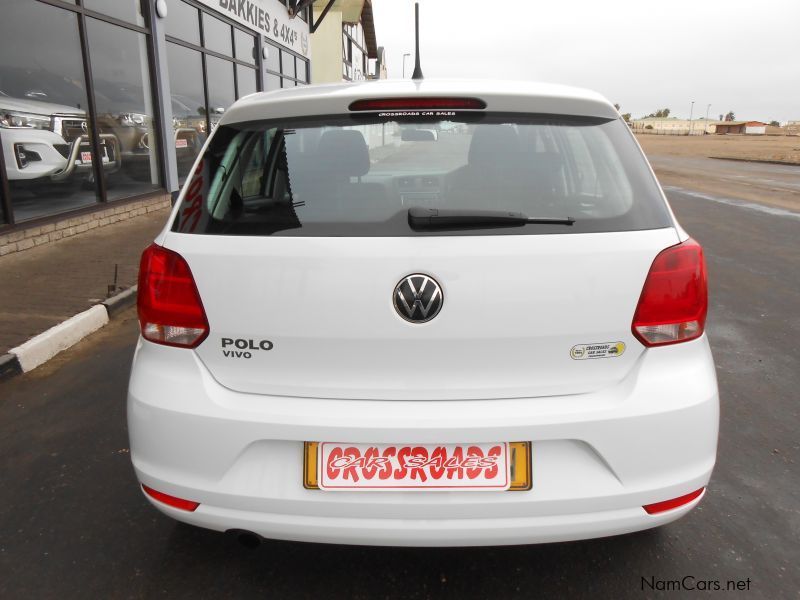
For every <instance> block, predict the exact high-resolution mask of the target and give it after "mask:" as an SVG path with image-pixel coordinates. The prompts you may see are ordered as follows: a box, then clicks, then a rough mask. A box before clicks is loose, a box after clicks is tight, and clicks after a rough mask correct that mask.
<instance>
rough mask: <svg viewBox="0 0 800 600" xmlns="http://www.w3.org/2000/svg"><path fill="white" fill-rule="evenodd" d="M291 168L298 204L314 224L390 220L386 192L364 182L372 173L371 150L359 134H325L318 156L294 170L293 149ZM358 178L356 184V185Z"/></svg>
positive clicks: (334, 131)
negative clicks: (302, 203)
mask: <svg viewBox="0 0 800 600" xmlns="http://www.w3.org/2000/svg"><path fill="white" fill-rule="evenodd" d="M287 151H288V153H289V166H290V176H291V184H292V192H293V197H294V201H295V202H304V203H305V207H306V208H305V210H303V212H306V213H307V214H308V215H313V217H312V218H313V219H314V220H315V221H326V220H332V221H335V220H339V219H340V218H344V219H345V220H347V221H360V220H364V221H374V220H378V221H380V220H383V219H385V218H389V217H390V216H392V214H394V213H395V212H396V209H397V207H396V206H389V203H388V201H387V200H388V198H387V196H386V188H385V187H384V186H383V185H381V184H379V183H368V182H364V181H361V178H362V177H363V176H364V175H366V174H367V173H369V168H370V161H369V149H368V147H367V143H366V142H365V141H364V136H363V135H362V134H361V132H360V131H356V130H346V129H332V130H329V131H326V132H325V133H323V134H322V136H321V137H320V140H319V145H318V147H317V150H316V152H313V153H312V154H311V155H310V156H309V158H308V159H305V160H302V161H301V162H299V164H302V168H300V169H298V168H297V167H296V166H295V162H294V159H293V155H294V156H297V154H295V153H294V152H293V151H292V149H291V147H290V146H287ZM354 178H357V180H356V181H353V179H354Z"/></svg>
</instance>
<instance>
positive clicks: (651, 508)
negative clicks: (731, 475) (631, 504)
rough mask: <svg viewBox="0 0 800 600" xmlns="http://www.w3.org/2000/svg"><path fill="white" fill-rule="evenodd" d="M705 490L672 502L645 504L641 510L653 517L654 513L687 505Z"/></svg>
mask: <svg viewBox="0 0 800 600" xmlns="http://www.w3.org/2000/svg"><path fill="white" fill-rule="evenodd" d="M705 489H706V488H700V489H699V490H695V491H694V492H692V493H691V494H686V495H685V496H678V497H677V498H673V499H672V500H664V501H663V502H656V503H655V504H647V505H645V506H643V507H642V508H643V509H645V510H646V511H647V514H649V515H654V514H656V513H662V512H665V511H668V510H672V509H673V508H678V507H679V506H683V505H684V504H689V502H691V501H692V500H694V499H695V498H697V497H698V496H700V494H702V493H703V490H705Z"/></svg>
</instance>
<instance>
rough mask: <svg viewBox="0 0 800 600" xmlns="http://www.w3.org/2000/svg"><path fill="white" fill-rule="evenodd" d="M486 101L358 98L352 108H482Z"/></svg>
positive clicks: (475, 99) (474, 99)
mask: <svg viewBox="0 0 800 600" xmlns="http://www.w3.org/2000/svg"><path fill="white" fill-rule="evenodd" d="M484 108H486V102H484V101H483V100H479V99H478V98H378V99H375V100H356V101H355V102H352V103H351V104H350V110H352V111H363V110H481V109H484Z"/></svg>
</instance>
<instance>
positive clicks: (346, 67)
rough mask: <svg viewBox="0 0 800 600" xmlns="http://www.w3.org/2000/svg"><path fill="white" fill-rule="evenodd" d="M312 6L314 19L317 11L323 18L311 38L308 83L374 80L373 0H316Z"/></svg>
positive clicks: (375, 51)
mask: <svg viewBox="0 0 800 600" xmlns="http://www.w3.org/2000/svg"><path fill="white" fill-rule="evenodd" d="M312 6H313V18H317V15H318V14H319V18H322V15H323V14H324V15H325V18H324V19H323V20H322V24H321V25H320V26H319V28H318V29H316V30H315V31H314V35H313V36H312V37H311V56H312V57H313V61H314V69H313V71H312V72H311V82H312V83H338V82H340V81H362V80H364V79H375V78H376V77H375V71H374V69H375V67H376V66H377V59H378V44H377V43H376V39H375V22H374V19H373V16H372V0H334V1H333V2H332V3H330V4H327V3H325V2H322V1H321V0H319V1H317V2H315V3H314V4H313V5H312ZM384 64H385V61H384ZM370 67H372V68H370ZM379 74H380V73H378V75H379Z"/></svg>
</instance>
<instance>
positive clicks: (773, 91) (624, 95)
mask: <svg viewBox="0 0 800 600" xmlns="http://www.w3.org/2000/svg"><path fill="white" fill-rule="evenodd" d="M372 10H373V15H374V18H375V31H376V36H377V41H378V45H379V46H384V47H385V49H386V62H387V65H388V69H389V77H391V78H399V77H402V75H403V73H402V70H403V54H404V53H406V52H408V53H411V56H409V57H407V58H406V59H405V60H406V77H410V75H411V72H412V71H413V69H414V2H413V0H372ZM420 57H421V62H422V71H423V73H424V75H425V77H428V78H432V77H446V78H454V77H455V78H460V77H468V78H480V79H484V78H488V79H525V80H534V81H548V82H552V83H562V84H567V85H574V86H578V87H584V88H589V89H593V90H596V91H598V92H600V93H601V94H603V95H604V96H606V98H608V99H609V100H610V101H611V102H613V103H619V104H620V105H621V109H620V110H621V112H623V113H627V112H629V113H631V114H632V116H633V117H634V118H637V117H641V116H644V115H646V114H648V113H651V112H653V111H655V110H656V109H659V108H669V109H670V110H671V113H670V116H676V117H681V118H688V117H689V114H690V111H691V110H692V108H691V103H692V101H694V103H695V104H694V109H693V117H694V118H698V117H705V115H706V110H707V108H708V105H709V104H710V105H711V107H710V109H709V112H708V114H709V118H712V119H716V118H718V117H719V115H720V114H725V113H727V112H728V111H733V112H734V114H735V115H736V118H737V119H748V120H762V121H767V122H768V121H771V120H773V119H774V120H777V121H780V122H782V123H783V122H785V121H786V120H789V119H791V120H800V0H761V1H759V2H756V1H754V0H747V1H745V0H662V1H660V2H653V1H652V0H650V1H648V0H636V1H634V0H604V1H601V0H585V1H579V0H522V1H516V2H513V1H503V2H501V1H500V0H483V1H477V0H420Z"/></svg>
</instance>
